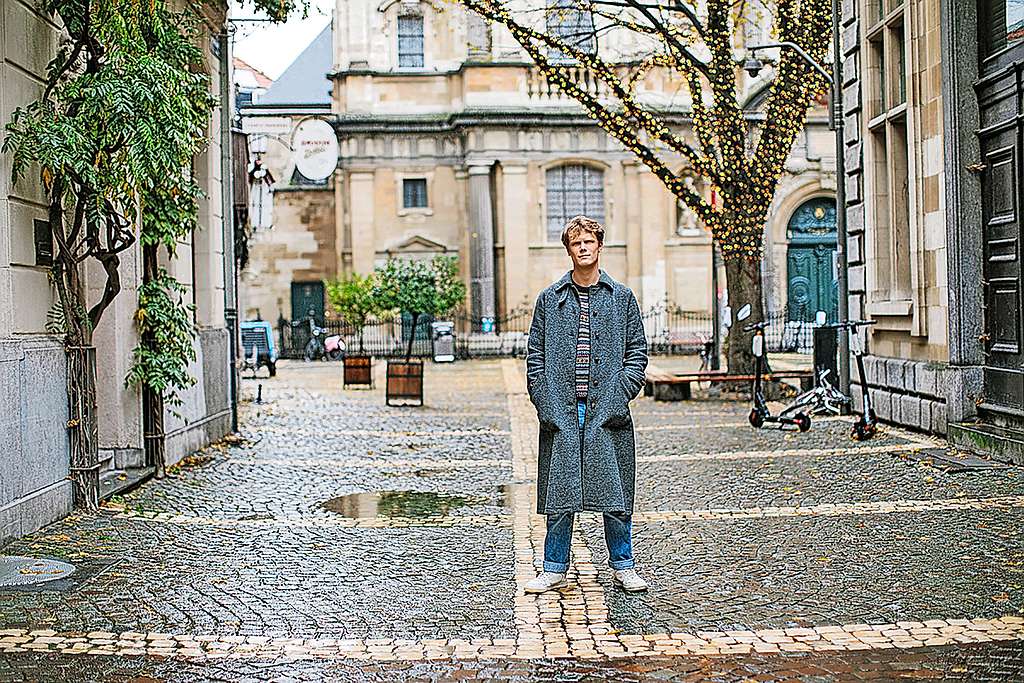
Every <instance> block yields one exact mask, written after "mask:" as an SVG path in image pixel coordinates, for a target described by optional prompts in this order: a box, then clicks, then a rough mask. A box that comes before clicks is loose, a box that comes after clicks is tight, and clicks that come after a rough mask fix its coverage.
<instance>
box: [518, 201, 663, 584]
mask: <svg viewBox="0 0 1024 683" xmlns="http://www.w3.org/2000/svg"><path fill="white" fill-rule="evenodd" d="M562 244H563V245H565V248H566V251H568V253H569V257H570V258H571V259H572V270H571V271H569V272H568V273H566V274H565V275H564V276H563V277H562V278H561V279H560V280H559V281H558V282H556V283H555V284H553V285H551V286H550V287H548V288H547V289H545V290H544V291H543V292H541V293H540V296H539V297H538V298H537V305H536V308H535V309H534V312H533V322H532V324H531V325H530V340H529V348H528V353H527V356H526V381H527V388H528V391H529V393H530V400H531V401H532V402H533V405H534V407H536V409H537V419H538V420H539V422H540V448H539V451H538V462H537V470H538V471H537V512H538V513H540V514H543V515H547V536H546V537H545V539H544V572H543V573H542V574H540V575H539V576H538V577H537V578H535V579H532V580H530V581H529V582H528V583H527V584H526V592H527V593H543V592H544V591H548V590H552V589H555V588H561V587H562V586H564V585H565V574H566V571H567V570H568V568H569V547H570V544H571V541H572V527H573V519H574V515H575V513H577V512H581V511H584V510H590V511H595V512H601V513H603V516H604V536H605V542H606V544H607V546H608V561H609V565H610V566H611V568H612V575H613V581H614V583H615V585H617V586H620V587H622V588H623V589H624V590H626V591H630V592H635V591H643V590H646V589H647V583H646V582H645V581H644V580H643V579H642V578H641V577H640V576H639V574H637V572H636V569H635V568H634V562H633V541H632V530H631V516H632V512H633V488H634V479H635V473H636V453H635V443H634V435H633V419H632V417H631V416H630V413H629V402H630V401H631V400H632V399H633V398H634V397H636V395H637V394H639V393H640V390H641V389H642V388H643V386H644V370H645V368H646V367H647V340H646V338H645V337H644V328H643V322H642V321H641V319H640V307H639V306H638V305H637V301H636V297H635V296H634V295H633V292H632V291H630V289H629V288H628V287H626V286H625V285H623V284H621V283H619V282H616V281H615V280H613V279H612V278H611V277H610V276H609V275H608V274H607V273H605V272H604V271H603V270H601V269H600V268H599V266H598V260H599V258H600V255H601V249H602V247H603V245H604V228H602V227H601V225H600V223H598V222H597V221H594V220H591V219H589V218H586V217H584V216H576V217H575V218H572V219H571V220H569V222H568V223H567V224H566V226H565V230H563V231H562Z"/></svg>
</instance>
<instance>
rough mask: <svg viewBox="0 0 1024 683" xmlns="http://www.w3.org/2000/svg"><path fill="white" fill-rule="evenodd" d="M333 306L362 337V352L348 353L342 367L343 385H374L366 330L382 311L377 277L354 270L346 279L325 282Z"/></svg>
mask: <svg viewBox="0 0 1024 683" xmlns="http://www.w3.org/2000/svg"><path fill="white" fill-rule="evenodd" d="M324 286H325V288H326V290H327V298H328V300H329V301H330V302H331V307H332V308H333V309H334V310H335V311H336V312H337V313H338V315H340V316H341V317H342V319H343V320H344V321H345V322H347V323H348V324H349V325H352V327H354V328H355V332H356V334H357V335H358V336H359V353H346V354H345V359H344V370H343V382H342V384H343V386H348V385H349V384H360V385H372V384H373V357H372V356H370V355H367V354H366V353H365V349H364V346H363V331H364V329H365V328H366V324H367V322H368V321H369V320H370V318H375V317H379V316H380V315H381V313H382V308H381V306H380V303H379V302H378V301H377V298H376V296H375V293H374V276H373V275H366V276H361V275H358V274H355V273H353V274H352V275H349V276H348V277H346V278H344V279H338V280H328V281H325V282H324Z"/></svg>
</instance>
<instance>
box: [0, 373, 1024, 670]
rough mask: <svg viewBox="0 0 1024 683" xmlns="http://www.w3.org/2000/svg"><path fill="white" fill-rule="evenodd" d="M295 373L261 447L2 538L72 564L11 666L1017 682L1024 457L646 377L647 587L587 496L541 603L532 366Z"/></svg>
mask: <svg viewBox="0 0 1024 683" xmlns="http://www.w3.org/2000/svg"><path fill="white" fill-rule="evenodd" d="M281 370H282V371H281V374H280V375H279V376H278V378H276V379H275V380H261V382H262V383H263V384H264V390H263V397H264V399H265V400H266V403H264V404H261V405H257V404H254V403H249V404H246V405H245V406H244V409H243V431H244V435H245V437H246V438H247V441H245V442H243V443H241V444H238V445H233V446H231V447H221V448H213V449H210V450H209V451H208V453H207V454H206V456H207V458H206V459H207V461H206V462H205V464H202V465H201V466H196V467H185V468H183V469H181V470H180V471H178V472H176V473H174V474H173V475H172V476H169V477H167V478H165V479H163V480H160V481H154V482H150V483H148V484H147V485H145V486H144V487H143V488H141V489H139V490H138V491H136V492H134V493H132V494H130V495H128V496H125V497H124V498H123V499H120V500H118V501H117V504H116V505H114V506H110V507H108V508H107V509H106V510H104V511H103V512H101V513H99V514H82V513H79V514H76V515H74V516H72V517H70V518H68V519H66V520H63V521H61V522H59V523H57V524H54V525H52V526H50V527H48V528H47V529H45V530H43V531H41V532H39V533H37V534H34V535H32V536H30V537H28V538H25V539H22V540H21V541H19V542H17V543H15V544H12V545H11V546H8V547H6V548H4V549H3V552H4V553H11V554H23V555H32V556H40V557H52V558H56V559H64V560H66V561H69V562H72V563H75V564H76V565H78V566H79V568H80V571H79V573H78V575H77V576H75V577H73V578H72V579H71V580H68V581H65V582H63V583H62V584H60V585H57V584H54V585H53V586H51V587H50V588H46V587H45V586H44V587H43V588H41V589H33V590H21V591H12V590H3V591H0V683H5V682H6V681H25V680H104V681H119V680H124V681H136V683H141V682H142V681H149V680H167V681H178V680H181V681H191V680H224V681H243V680H246V681H247V680H259V681H263V680H280V681H290V680H295V681H306V680H309V681H319V680H351V679H359V680H381V681H384V680H387V681H390V680H494V679H509V680H552V681H555V680H558V681H561V680H599V679H614V680H627V681H628V680H649V679H652V678H653V679H659V680H681V681H691V680H693V681H698V680H701V681H702V680H714V681H751V680H756V681H807V682H808V683H810V682H812V681H813V682H819V681H839V680H850V681H854V680H879V681H881V680H905V679H906V678H910V677H916V678H927V679H929V680H932V679H934V680H956V681H973V680H979V681H982V680H1007V681H1009V680H1024V671H1022V666H1024V665H1022V664H1021V662H1022V660H1024V620H1020V619H1019V617H1018V616H1016V615H1020V614H1021V611H1022V609H1024V592H1022V585H1024V540H1022V539H1021V538H1020V534H1019V531H1018V530H1019V528H1020V526H1021V523H1022V522H1024V507H1022V505H1024V498H1021V496H1024V475H1022V474H1021V470H1020V469H1007V470H998V471H988V472H970V473H962V474H949V473H944V472H941V471H939V470H935V469H932V468H928V467H924V466H921V465H918V464H911V463H908V462H906V461H904V460H903V459H901V453H906V452H908V451H909V450H911V449H918V448H922V447H928V446H931V445H932V444H931V443H930V441H929V440H928V439H925V438H924V437H921V436H918V435H913V434H908V433H905V432H901V431H899V430H889V431H888V432H886V433H885V434H883V435H882V436H881V437H880V438H878V439H875V440H873V441H871V442H868V443H866V444H858V443H855V442H852V441H850V440H849V438H848V429H849V424H848V423H847V422H844V421H842V420H821V421H818V422H816V423H815V425H814V427H813V429H812V431H811V432H809V433H807V434H790V433H779V432H769V431H763V432H757V431H753V430H751V429H750V428H749V426H748V425H747V424H746V422H745V419H746V412H747V406H746V405H744V404H743V403H741V402H723V401H711V400H697V401H692V402H682V403H655V402H653V401H651V400H650V399H640V400H638V401H637V402H635V403H634V411H633V412H634V418H635V422H636V425H637V436H638V455H639V456H640V462H639V465H638V504H637V515H636V522H635V524H634V529H635V537H636V550H637V557H638V560H639V566H640V569H641V571H642V572H643V573H644V575H645V577H646V578H647V579H648V580H649V581H650V582H651V590H650V591H649V592H648V593H647V594H644V595H626V594H624V593H622V592H620V591H618V590H616V589H615V588H614V587H613V586H612V585H611V583H610V578H611V577H610V573H609V571H608V570H607V568H606V562H607V557H606V551H605V549H604V544H603V540H602V537H601V530H600V522H599V517H598V516H597V515H593V514H586V515H581V516H580V522H579V526H580V532H579V533H578V535H577V537H576V539H575V540H574V546H573V556H574V566H573V567H572V569H571V572H570V577H569V578H570V585H569V586H568V587H567V588H566V589H563V590H562V591H560V592H556V593H551V594H547V595H544V596H539V597H536V596H526V595H524V594H523V593H522V584H523V583H524V582H525V580H526V579H528V578H529V577H531V576H533V575H534V572H535V571H536V570H537V566H538V565H537V560H538V555H539V552H540V546H541V544H542V542H543V520H542V518H540V517H538V516H536V515H534V514H533V505H534V499H533V491H532V482H531V479H532V477H533V476H534V471H533V468H534V464H533V462H534V459H535V457H536V453H535V449H536V443H535V439H536V434H535V431H534V430H535V429H536V426H535V419H534V415H533V412H532V408H531V407H530V406H529V404H528V402H527V401H526V398H525V394H524V393H523V392H524V391H525V385H524V384H523V382H522V370H523V368H522V363H521V362H517V361H489V362H473V363H456V364H454V365H448V366H435V365H431V364H427V367H426V370H427V387H426V392H425V393H426V398H427V405H426V406H424V407H422V408H388V407H386V406H385V405H384V401H383V393H382V391H381V389H380V388H379V387H382V385H383V382H382V379H383V372H382V370H383V368H379V369H378V388H377V389H375V390H372V391H365V390H352V391H345V392H343V391H341V390H340V368H339V366H337V365H331V364H317V363H314V364H283V365H282V368H281ZM245 390H246V392H247V393H248V395H250V396H252V395H253V394H254V391H255V383H254V382H252V381H247V382H246V383H245ZM200 460H203V458H200ZM382 492H383V493H382ZM389 492H391V493H389ZM402 492H418V494H419V497H418V498H417V499H416V501H415V505H412V504H410V503H409V502H408V501H406V500H405V499H404V498H403V496H406V495H417V494H405V493H402ZM358 494H374V495H364V496H360V495H358ZM378 494H380V495H378ZM429 494H435V495H433V496H431V495H429ZM389 496H390V497H389ZM325 504H327V505H326V506H325ZM929 508H930V509H929ZM1004 619H1005V620H1006V621H1002V620H1004ZM970 620H975V621H970ZM40 629H43V630H42V631H40ZM46 629H49V630H46ZM29 631H34V632H35V633H34V634H30V633H29ZM1007 639H1014V640H1009V641H1008V640H1007ZM989 640H994V641H998V642H986V641H989ZM954 642H958V643H960V645H959V646H956V647H953V646H952V644H953V643H954ZM25 650H34V651H31V652H26V651H25ZM43 650H51V651H52V650H60V651H61V652H63V654H56V653H55V652H49V653H44V652H43ZM800 650H818V651H815V652H798V651H800ZM88 652H93V653H94V654H95V655H96V656H87V655H86V654H85V653H88ZM667 655H676V656H674V657H668V656H667ZM235 657H241V658H235ZM566 657H569V658H566Z"/></svg>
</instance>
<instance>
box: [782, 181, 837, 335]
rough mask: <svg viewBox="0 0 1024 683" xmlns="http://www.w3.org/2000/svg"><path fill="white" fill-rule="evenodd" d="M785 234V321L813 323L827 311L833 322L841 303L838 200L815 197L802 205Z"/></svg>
mask: <svg viewBox="0 0 1024 683" xmlns="http://www.w3.org/2000/svg"><path fill="white" fill-rule="evenodd" d="M786 233H787V236H788V238H789V251H788V254H787V258H786V279H787V282H786V311H787V313H786V317H787V318H788V319H789V320H795V321H800V322H812V321H813V320H814V318H815V315H816V314H817V312H818V311H825V313H826V315H827V316H828V320H829V322H832V321H834V320H835V319H836V313H837V311H838V303H839V285H838V281H837V280H836V202H835V199H833V198H832V197H815V198H814V199H809V200H808V201H806V202H804V203H803V204H801V205H800V206H799V208H797V210H796V211H794V212H793V215H792V216H791V217H790V219H789V225H788V227H787V229H786Z"/></svg>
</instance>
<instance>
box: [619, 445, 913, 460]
mask: <svg viewBox="0 0 1024 683" xmlns="http://www.w3.org/2000/svg"><path fill="white" fill-rule="evenodd" d="M922 448H933V446H931V445H927V444H924V443H903V444H889V445H886V446H863V447H859V448H858V447H851V448H785V449H779V450H771V451H718V452H710V451H709V452H699V453H681V454H678V455H642V456H637V459H636V461H637V462H683V461H688V460H746V459H753V458H789V457H799V456H802V457H816V456H822V455H863V454H865V453H898V452H906V451H916V450H920V449H922Z"/></svg>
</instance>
